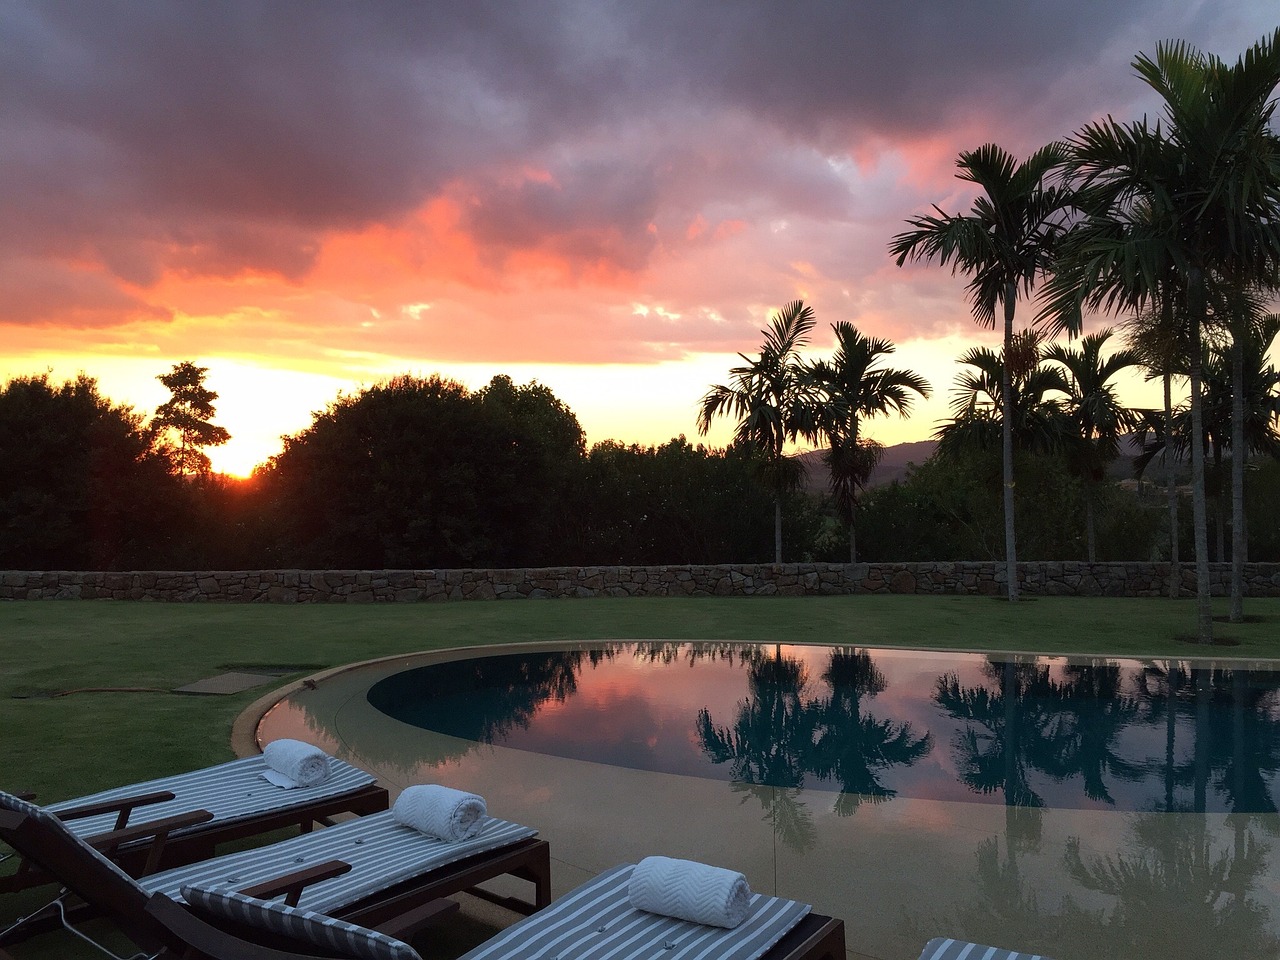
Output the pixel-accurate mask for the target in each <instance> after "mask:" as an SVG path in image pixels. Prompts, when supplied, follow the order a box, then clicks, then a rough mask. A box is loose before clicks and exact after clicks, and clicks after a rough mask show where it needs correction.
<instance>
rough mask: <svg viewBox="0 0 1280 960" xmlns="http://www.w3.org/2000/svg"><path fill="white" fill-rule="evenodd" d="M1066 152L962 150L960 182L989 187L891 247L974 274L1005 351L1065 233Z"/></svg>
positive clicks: (1006, 449) (1006, 418)
mask: <svg viewBox="0 0 1280 960" xmlns="http://www.w3.org/2000/svg"><path fill="white" fill-rule="evenodd" d="M1066 157H1067V151H1066V147H1065V146H1064V145H1063V144H1057V143H1054V144H1050V145H1049V146H1046V147H1042V148H1041V149H1040V150H1038V151H1036V152H1035V153H1034V154H1032V155H1031V156H1030V157H1029V158H1027V159H1026V160H1025V161H1023V162H1022V163H1021V164H1019V163H1018V162H1017V161H1016V160H1015V159H1014V158H1013V157H1012V156H1010V155H1009V154H1008V153H1006V152H1005V151H1004V150H1002V149H1000V148H999V147H998V146H996V145H995V144H986V145H985V146H982V147H979V148H978V149H977V150H973V151H967V152H965V153H962V154H960V156H959V158H958V159H957V161H956V165H957V166H958V167H959V168H960V172H959V173H958V174H957V176H958V177H959V178H960V179H961V180H967V181H969V182H970V183H975V184H977V185H978V186H979V187H981V188H982V189H983V191H984V193H983V194H982V195H979V196H978V197H977V199H976V200H974V203H973V208H972V210H970V212H969V213H967V214H954V215H953V214H947V213H944V212H943V211H942V210H941V209H939V208H938V207H934V209H935V210H936V211H937V216H922V217H916V218H914V219H912V220H909V221H907V222H908V223H909V224H910V225H911V227H912V229H911V230H909V231H907V232H905V233H900V234H898V235H897V236H895V237H894V238H893V241H892V242H891V243H890V244H889V252H890V253H891V254H893V255H894V256H896V257H897V261H898V266H902V265H903V264H904V263H905V262H906V261H907V260H908V259H912V260H916V259H924V260H934V259H936V260H938V262H939V263H942V264H947V263H950V264H951V267H952V270H953V271H963V272H964V273H966V274H969V275H971V278H972V279H970V281H969V285H968V290H969V298H970V302H971V303H972V304H973V314H974V319H976V320H977V322H978V323H979V324H980V325H981V326H983V327H986V328H991V327H994V326H995V322H996V307H997V305H1000V306H1003V308H1004V341H1003V342H1004V352H1005V356H1006V357H1008V356H1009V355H1010V353H1011V352H1012V348H1013V333H1014V330H1013V320H1014V311H1015V309H1016V307H1017V302H1018V297H1019V296H1020V295H1028V294H1030V292H1031V288H1032V286H1033V285H1034V284H1035V282H1036V281H1037V280H1038V279H1039V278H1040V277H1041V276H1043V275H1044V274H1045V273H1046V271H1047V270H1048V268H1049V265H1050V263H1051V260H1052V255H1053V252H1054V250H1055V248H1056V246H1057V241H1058V239H1059V237H1060V236H1061V234H1062V232H1063V229H1064V228H1063V221H1064V217H1065V215H1066V209H1067V205H1068V194H1067V193H1066V191H1064V190H1061V189H1059V188H1057V187H1053V186H1046V185H1045V178H1046V177H1047V176H1048V175H1049V174H1050V173H1051V172H1052V171H1053V170H1054V169H1055V168H1057V167H1059V166H1060V165H1061V164H1062V163H1063V162H1064V161H1065V160H1066ZM1008 373H1009V368H1008V365H1006V366H1005V368H1004V374H1005V376H1006V379H1005V380H1004V382H1003V383H1002V385H1001V397H1002V398H1003V402H1004V403H1005V407H1004V410H1003V416H1002V423H1003V428H1002V439H1001V454H1002V463H1003V485H1004V540H1005V563H1006V565H1007V566H1006V577H1007V580H1008V587H1009V599H1010V600H1017V599H1018V567H1017V561H1018V557H1017V553H1018V551H1017V539H1016V536H1015V531H1014V523H1013V434H1012V424H1013V411H1012V408H1011V407H1010V406H1009V404H1010V401H1011V400H1012V391H1011V390H1010V386H1009V381H1008V379H1007V376H1008Z"/></svg>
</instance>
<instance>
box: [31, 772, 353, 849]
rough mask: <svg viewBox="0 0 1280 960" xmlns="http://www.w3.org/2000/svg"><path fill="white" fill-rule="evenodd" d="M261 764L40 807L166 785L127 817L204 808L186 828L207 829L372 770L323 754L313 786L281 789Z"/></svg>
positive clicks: (111, 821) (345, 785)
mask: <svg viewBox="0 0 1280 960" xmlns="http://www.w3.org/2000/svg"><path fill="white" fill-rule="evenodd" d="M266 769H267V764H266V761H265V760H263V758H262V757H261V756H260V755H259V756H256V757H245V758H244V759H243V760H232V761H230V762H228V763H220V764H218V765H217V766H213V767H205V768H204V769H202V770H192V771H190V772H188V773H180V774H177V775H176V776H172V777H161V778H160V779H158V780H148V781H146V782H145V783H131V784H129V785H128V786H125V787H117V788H115V789H113V790H103V791H102V792H101V793H95V794H92V795H91V796H87V797H77V798H76V799H75V800H67V801H65V802H62V803H55V804H51V805H50V806H48V807H45V809H46V810H48V811H49V812H50V813H57V812H58V811H59V810H66V809H68V808H71V807H79V806H83V805H85V804H90V803H104V802H107V801H115V800H127V799H128V798H130V797H137V796H141V795H142V794H145V793H156V792H158V791H161V790H168V791H170V792H171V793H173V794H174V799H172V800H165V801H163V802H161V803H153V804H148V805H147V806H145V807H138V808H137V809H136V810H134V811H133V815H132V816H131V817H130V822H131V823H133V822H138V823H141V822H143V821H146V820H160V819H163V818H164V817H171V816H175V815H177V814H180V813H190V812H191V811H192V810H208V811H209V812H210V813H212V814H213V820H211V821H209V822H208V823H202V824H198V825H196V826H194V827H188V828H187V830H207V829H208V828H209V827H210V826H211V825H218V824H223V823H233V822H235V821H236V820H243V819H246V818H248V817H252V816H256V815H258V814H260V813H267V812H269V811H272V810H287V809H289V808H290V807H298V806H303V805H305V804H308V803H312V802H314V801H316V800H320V799H324V798H326V797H336V796H341V795H342V794H344V793H349V792H351V791H353V790H358V789H360V788H361V787H366V786H368V785H369V784H371V783H373V781H374V777H373V776H372V774H369V773H366V772H365V771H364V770H361V769H360V768H359V767H353V766H352V765H351V764H349V763H346V762H344V761H342V760H338V759H336V758H334V757H330V758H329V771H330V773H329V776H328V777H327V778H326V779H325V781H324V783H320V784H317V785H316V786H314V787H296V788H294V789H292V790H282V789H281V788H280V787H277V786H275V785H273V784H271V783H268V782H267V781H266V780H264V779H263V778H262V772H263V771H264V770H266ZM115 824H116V815H115V814H114V813H106V814H102V815H100V816H97V817H83V818H81V819H78V820H70V821H68V822H67V826H68V827H70V828H71V830H72V832H73V833H76V834H77V835H79V836H82V837H89V836H93V835H94V834H98V833H105V832H106V831H108V830H112V829H114V828H115ZM183 832H185V831H182V830H179V831H175V836H176V835H177V834H180V833H183Z"/></svg>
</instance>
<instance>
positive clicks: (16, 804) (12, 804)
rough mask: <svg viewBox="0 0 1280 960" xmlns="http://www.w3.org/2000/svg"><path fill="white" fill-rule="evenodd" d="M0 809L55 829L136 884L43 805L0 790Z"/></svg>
mask: <svg viewBox="0 0 1280 960" xmlns="http://www.w3.org/2000/svg"><path fill="white" fill-rule="evenodd" d="M0 810H12V811H13V812H14V813H23V814H26V815H27V816H29V817H31V818H32V819H33V820H38V821H39V822H40V823H42V824H43V825H44V826H45V828H46V829H49V830H56V831H57V832H59V833H61V834H63V835H64V836H66V838H67V839H68V840H70V841H71V842H72V843H74V844H76V845H77V846H78V847H80V848H81V849H82V850H83V851H84V854H85V856H87V857H90V858H92V859H94V860H97V861H99V862H100V863H101V864H102V865H103V866H104V867H106V868H107V869H108V870H110V871H111V872H112V873H114V874H115V875H116V876H117V877H119V878H120V879H121V880H123V881H124V882H125V883H127V884H129V885H130V886H134V887H136V886H137V885H138V884H137V881H136V880H134V879H133V877H131V876H129V875H128V874H127V873H125V872H124V871H123V870H121V869H120V868H119V867H117V866H116V865H115V864H114V863H112V862H111V861H110V860H108V859H107V858H106V857H104V856H103V855H102V854H100V853H99V852H98V851H97V850H95V849H94V848H93V847H91V846H89V844H87V843H85V842H84V840H83V839H82V838H80V837H78V836H76V835H75V834H74V833H72V832H71V831H70V830H69V829H67V824H65V823H63V822H62V821H61V820H59V819H58V818H57V817H55V816H53V815H52V814H51V813H49V812H48V810H46V809H45V808H44V807H40V806H37V805H36V804H34V803H29V802H27V801H26V800H19V799H18V798H17V797H15V796H14V795H13V794H11V793H5V792H4V791H3V790H0Z"/></svg>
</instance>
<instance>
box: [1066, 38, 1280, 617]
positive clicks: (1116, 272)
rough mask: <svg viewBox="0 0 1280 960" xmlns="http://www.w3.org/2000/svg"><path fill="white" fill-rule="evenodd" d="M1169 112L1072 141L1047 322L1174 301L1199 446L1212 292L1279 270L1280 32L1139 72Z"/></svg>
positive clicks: (1200, 458)
mask: <svg viewBox="0 0 1280 960" xmlns="http://www.w3.org/2000/svg"><path fill="white" fill-rule="evenodd" d="M1134 68H1135V69H1136V70H1137V72H1138V75H1139V77H1141V79H1142V80H1144V81H1145V82H1146V83H1147V84H1148V85H1149V86H1150V87H1151V88H1152V89H1153V90H1155V91H1156V92H1157V93H1158V94H1159V95H1160V96H1161V98H1162V99H1163V100H1164V115H1165V120H1166V122H1167V124H1168V127H1167V131H1166V130H1163V129H1162V128H1161V126H1160V123H1159V122H1157V123H1156V124H1155V126H1154V127H1151V126H1148V124H1147V121H1146V119H1145V118H1144V119H1143V120H1140V121H1136V122H1133V123H1128V124H1123V123H1119V122H1117V121H1115V120H1113V119H1112V118H1110V117H1108V118H1107V119H1106V120H1103V121H1099V122H1097V123H1093V124H1090V125H1088V126H1086V127H1084V128H1083V129H1082V130H1081V131H1080V132H1079V133H1077V134H1076V135H1075V137H1074V138H1073V139H1072V141H1071V154H1070V160H1069V164H1068V167H1067V169H1068V172H1069V175H1070V177H1071V180H1072V183H1073V185H1074V186H1075V187H1076V191H1075V192H1076V204H1077V207H1078V208H1079V209H1080V210H1081V211H1082V212H1083V214H1084V219H1083V220H1082V221H1081V222H1080V223H1079V224H1077V225H1076V228H1075V229H1073V231H1072V234H1073V235H1072V238H1071V240H1070V241H1069V243H1068V244H1067V245H1066V247H1065V249H1064V250H1063V255H1062V258H1061V260H1060V263H1059V265H1058V266H1057V267H1056V268H1055V276H1054V278H1053V280H1052V281H1051V282H1050V283H1049V284H1048V286H1047V287H1046V288H1045V293H1046V294H1047V297H1046V301H1047V303H1046V308H1045V310H1044V311H1043V312H1042V314H1041V318H1042V320H1047V321H1048V322H1049V323H1050V325H1051V326H1053V327H1056V328H1058V329H1066V330H1068V331H1069V332H1073V333H1074V332H1078V330H1079V326H1080V319H1081V315H1082V307H1084V306H1088V307H1092V308H1094V309H1116V308H1127V309H1135V308H1136V309H1143V308H1149V307H1153V306H1155V305H1158V304H1160V303H1162V302H1163V301H1164V300H1165V299H1166V298H1173V304H1174V307H1175V309H1174V311H1173V312H1174V315H1176V316H1183V317H1185V318H1186V320H1187V323H1188V339H1189V342H1190V369H1189V374H1190V378H1191V415H1192V421H1193V433H1194V435H1195V436H1200V435H1202V424H1201V418H1202V410H1201V402H1200V375H1201V370H1200V364H1201V356H1200V354H1201V347H1200V339H1201V331H1202V327H1203V325H1204V323H1205V320H1206V317H1207V303H1208V301H1209V298H1210V295H1211V293H1212V291H1213V290H1214V288H1215V286H1218V285H1226V286H1228V287H1234V288H1237V289H1241V288H1248V287H1256V286H1260V285H1263V284H1267V283H1270V282H1272V281H1273V279H1274V277H1275V275H1276V269H1277V265H1278V264H1280V217H1277V216H1276V210H1277V207H1278V206H1280V138H1278V137H1277V136H1276V135H1275V134H1274V133H1273V132H1272V131H1271V130H1270V123H1271V117H1272V113H1273V111H1274V109H1275V102H1274V101H1272V100H1271V99H1270V98H1271V95H1272V92H1273V91H1274V90H1275V88H1276V85H1277V83H1280V29H1277V30H1276V31H1275V33H1274V35H1273V36H1272V37H1270V38H1264V39H1263V40H1261V41H1259V42H1258V43H1257V44H1255V45H1254V46H1253V47H1252V48H1250V49H1249V50H1248V51H1247V52H1246V53H1245V54H1244V55H1243V56H1242V57H1240V58H1239V60H1237V62H1236V63H1235V65H1234V66H1227V65H1226V64H1225V63H1223V62H1222V61H1221V60H1219V59H1218V58H1216V57H1213V56H1210V55H1207V54H1204V53H1201V52H1199V51H1198V50H1196V49H1194V48H1193V47H1191V46H1189V45H1188V44H1186V43H1183V42H1175V43H1168V44H1163V45H1161V46H1159V47H1158V48H1157V50H1156V55H1155V57H1154V58H1150V57H1148V56H1146V55H1145V54H1140V55H1139V56H1138V57H1137V59H1136V60H1135V61H1134ZM1191 471H1192V506H1193V513H1194V517H1195V542H1196V594H1197V636H1198V639H1199V640H1200V641H1201V642H1203V643H1211V642H1212V641H1213V617H1212V609H1211V605H1210V595H1209V558H1208V547H1209V545H1208V534H1207V529H1206V515H1207V509H1206V504H1205V493H1204V451H1203V450H1202V449H1201V447H1200V445H1199V444H1193V445H1192V447H1191Z"/></svg>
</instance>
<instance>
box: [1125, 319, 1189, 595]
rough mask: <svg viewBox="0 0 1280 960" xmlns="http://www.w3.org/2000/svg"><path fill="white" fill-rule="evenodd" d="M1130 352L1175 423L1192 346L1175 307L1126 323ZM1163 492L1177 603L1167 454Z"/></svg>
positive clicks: (1173, 493)
mask: <svg viewBox="0 0 1280 960" xmlns="http://www.w3.org/2000/svg"><path fill="white" fill-rule="evenodd" d="M1125 328H1126V334H1125V336H1126V340H1127V342H1128V346H1129V349H1130V350H1133V351H1135V352H1136V353H1137V354H1138V356H1139V357H1141V358H1142V364H1143V366H1145V367H1146V368H1147V369H1148V370H1149V371H1150V372H1151V375H1152V376H1157V377H1159V378H1160V379H1161V381H1162V384H1163V387H1164V421H1163V422H1164V424H1165V428H1164V429H1168V424H1170V423H1172V422H1173V378H1174V377H1177V376H1187V375H1188V373H1189V371H1188V356H1189V352H1190V347H1189V345H1188V344H1187V343H1186V342H1185V335H1186V332H1187V327H1186V325H1185V324H1183V323H1179V322H1178V318H1177V317H1175V316H1174V315H1173V304H1172V302H1171V301H1170V300H1165V301H1164V302H1163V303H1162V304H1161V305H1160V308H1159V309H1156V310H1149V311H1144V312H1139V313H1137V314H1135V315H1134V316H1133V317H1132V318H1131V319H1130V320H1128V321H1127V322H1126V323H1125ZM1161 462H1162V464H1163V466H1164V492H1165V500H1166V502H1167V504H1168V508H1169V599H1170V600H1176V599H1178V595H1179V593H1181V591H1182V571H1181V569H1180V566H1179V563H1178V491H1177V482H1176V479H1175V477H1174V472H1173V468H1172V467H1171V466H1170V464H1169V458H1168V450H1167V447H1166V450H1165V456H1164V457H1163V458H1162V461H1161Z"/></svg>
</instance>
